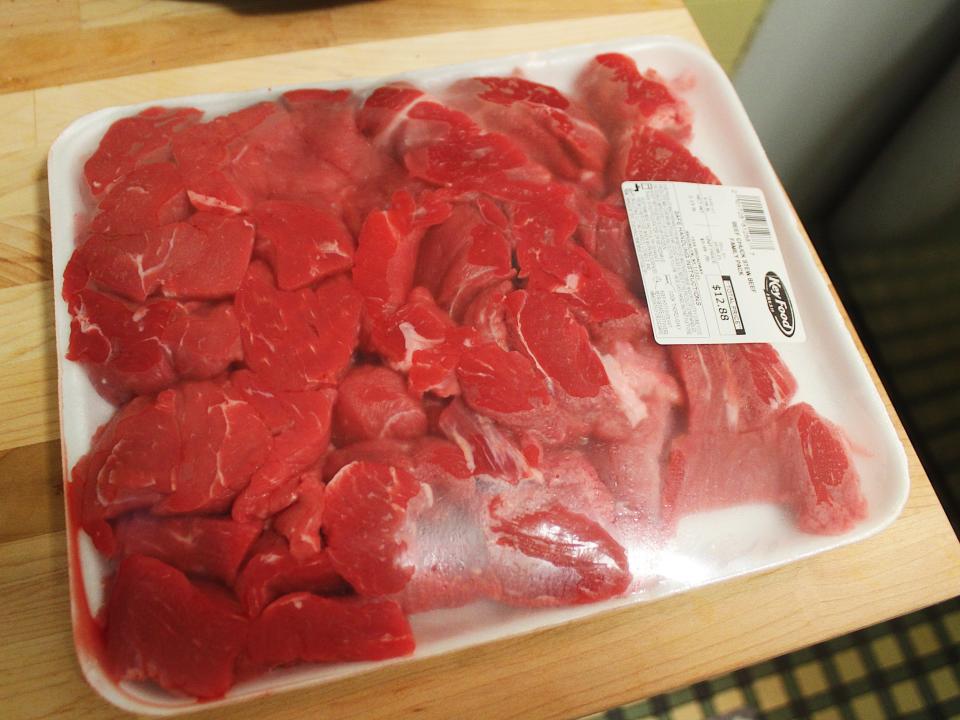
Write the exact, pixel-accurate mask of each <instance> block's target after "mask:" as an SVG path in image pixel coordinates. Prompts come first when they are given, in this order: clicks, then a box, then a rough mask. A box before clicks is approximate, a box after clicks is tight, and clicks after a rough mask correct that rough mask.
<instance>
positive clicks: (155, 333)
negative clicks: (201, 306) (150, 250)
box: [67, 290, 182, 404]
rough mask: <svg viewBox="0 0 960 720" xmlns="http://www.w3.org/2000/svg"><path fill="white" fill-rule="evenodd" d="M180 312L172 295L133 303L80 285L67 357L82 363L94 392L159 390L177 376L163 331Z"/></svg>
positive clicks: (122, 395) (113, 397) (116, 394)
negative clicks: (148, 301) (88, 374)
mask: <svg viewBox="0 0 960 720" xmlns="http://www.w3.org/2000/svg"><path fill="white" fill-rule="evenodd" d="M181 312H182V311H181V309H180V306H179V305H178V304H177V303H176V302H173V301H171V300H157V301H153V302H150V303H147V304H146V305H141V306H135V305H130V304H128V303H125V302H123V301H121V300H118V299H116V298H113V297H110V296H109V295H105V294H103V293H100V292H97V291H96V290H81V291H79V292H78V293H76V294H75V295H74V297H73V320H72V321H71V323H70V346H69V348H68V350H67V359H68V360H74V361H77V362H81V363H83V364H84V365H85V366H86V368H87V370H88V372H90V374H91V376H92V379H93V380H94V387H95V388H96V389H97V392H99V393H100V394H101V395H103V396H104V397H105V398H107V399H108V400H110V401H112V402H114V403H118V404H119V403H122V402H124V401H125V400H127V399H128V398H129V397H130V395H131V394H145V393H154V392H157V391H158V390H162V389H163V388H165V387H169V386H170V385H172V384H173V382H174V381H175V380H176V377H177V376H176V371H175V369H174V367H173V362H172V359H171V357H170V355H169V354H168V353H167V352H166V350H165V348H164V343H163V337H164V334H165V332H166V331H167V328H168V327H169V326H170V325H171V323H172V322H173V320H174V318H175V317H176V316H177V315H179V314H180V313H181Z"/></svg>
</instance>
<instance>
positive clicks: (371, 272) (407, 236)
mask: <svg viewBox="0 0 960 720" xmlns="http://www.w3.org/2000/svg"><path fill="white" fill-rule="evenodd" d="M449 214H450V206H449V205H448V204H447V203H444V202H439V201H431V200H429V199H427V200H426V201H425V204H424V205H422V206H418V205H417V203H416V202H415V201H414V199H413V196H412V195H410V193H408V192H398V193H395V194H394V196H393V200H392V203H391V207H390V209H389V210H384V211H381V212H374V213H371V214H370V215H369V216H368V217H367V219H366V222H364V224H363V228H362V229H361V230H360V237H359V240H358V242H357V252H356V257H355V258H354V268H353V282H354V285H355V286H356V288H357V290H358V291H359V292H360V294H361V295H362V296H363V298H364V300H365V304H366V308H367V312H368V313H369V314H370V316H371V318H372V319H373V320H379V319H382V318H386V317H388V316H389V315H390V314H392V313H393V312H395V311H396V310H397V309H398V308H399V307H400V306H401V305H403V304H404V303H405V302H406V301H407V296H408V295H409V294H410V290H411V288H412V287H413V277H414V273H415V271H416V263H417V252H418V251H419V247H420V240H421V239H422V238H423V235H424V233H425V232H426V230H427V228H429V227H430V226H431V225H436V224H438V223H441V222H443V221H444V220H445V219H446V218H447V217H448V216H449Z"/></svg>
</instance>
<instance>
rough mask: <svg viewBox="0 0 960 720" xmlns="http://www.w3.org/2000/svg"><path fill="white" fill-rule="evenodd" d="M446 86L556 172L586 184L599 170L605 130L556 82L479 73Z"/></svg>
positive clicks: (459, 102)
mask: <svg viewBox="0 0 960 720" xmlns="http://www.w3.org/2000/svg"><path fill="white" fill-rule="evenodd" d="M450 92H451V94H452V98H451V104H453V105H454V106H455V107H457V108H459V109H461V110H464V111H465V112H467V113H469V114H470V115H473V116H474V117H476V118H477V119H478V121H479V122H480V124H482V125H483V126H484V127H485V128H486V129H487V130H492V131H496V132H500V133H504V134H505V135H508V136H510V137H511V138H512V139H513V140H514V141H515V142H516V143H517V144H518V145H519V146H520V147H521V148H522V149H523V151H524V152H525V153H526V154H527V155H528V156H529V157H530V158H532V159H533V160H535V161H536V162H538V163H540V164H542V165H544V166H545V167H546V168H547V169H548V170H550V172H552V173H553V174H554V175H556V176H558V177H560V178H563V179H565V180H571V181H578V182H580V183H582V184H586V185H588V186H589V185H591V184H593V183H594V182H595V180H596V178H597V177H598V175H599V174H601V173H602V172H603V169H604V167H605V165H606V161H607V152H608V150H609V143H608V141H607V138H606V136H605V135H604V134H603V132H602V131H601V130H600V128H599V127H597V125H596V124H595V123H594V122H593V120H592V119H591V118H590V117H589V116H588V114H587V112H586V110H585V109H584V108H582V107H580V106H579V105H578V104H576V103H573V102H571V101H570V99H569V98H567V97H566V96H565V95H563V93H561V92H560V91H558V90H557V89H556V88H552V87H550V86H549V85H541V84H540V83H535V82H532V81H530V80H526V79H524V78H520V77H510V78H501V77H478V78H470V79H468V80H462V81H460V82H458V83H455V84H454V86H453V87H452V88H451V89H450Z"/></svg>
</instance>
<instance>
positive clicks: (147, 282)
mask: <svg viewBox="0 0 960 720" xmlns="http://www.w3.org/2000/svg"><path fill="white" fill-rule="evenodd" d="M252 250H253V225H252V224H251V223H250V222H249V221H247V220H243V219H239V218H225V217H222V216H218V215H212V214H210V213H197V214H195V215H193V216H192V217H191V218H190V219H189V220H188V221H187V222H178V223H173V224H170V225H163V226H162V227H157V228H151V229H149V230H147V231H145V232H142V233H139V234H136V235H106V234H103V233H94V234H92V235H91V236H90V237H89V238H87V240H86V241H85V242H84V243H83V245H82V246H81V247H80V248H79V249H78V250H77V251H76V253H75V254H74V262H77V263H79V264H81V265H82V266H83V268H84V270H85V271H86V274H87V276H88V277H89V278H90V279H91V280H93V281H94V282H95V283H97V284H98V285H99V286H101V287H102V288H104V289H106V290H108V291H110V292H113V293H116V294H117V295H121V296H123V297H125V298H128V299H129V300H134V301H138V302H143V301H144V300H146V299H147V297H149V296H151V295H154V294H158V293H159V294H162V295H164V296H166V297H173V298H185V299H216V298H224V297H229V296H231V295H233V294H234V293H235V292H236V291H237V288H238V287H240V281H241V280H243V276H244V274H246V271H247V265H248V264H249V263H250V253H251V251H252Z"/></svg>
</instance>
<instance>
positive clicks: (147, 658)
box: [105, 555, 247, 699]
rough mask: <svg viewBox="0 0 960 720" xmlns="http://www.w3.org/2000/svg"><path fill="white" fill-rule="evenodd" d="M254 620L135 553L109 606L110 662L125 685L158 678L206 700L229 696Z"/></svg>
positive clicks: (126, 562)
mask: <svg viewBox="0 0 960 720" xmlns="http://www.w3.org/2000/svg"><path fill="white" fill-rule="evenodd" d="M246 636H247V620H246V618H244V617H243V616H242V615H241V613H240V612H239V608H237V607H236V606H235V604H234V603H233V602H231V601H230V600H227V599H226V596H225V595H221V594H218V593H216V592H212V591H210V592H205V591H204V590H202V589H201V588H200V587H198V586H196V585H192V584H191V583H190V581H189V580H187V578H186V576H185V575H184V574H183V573H182V572H180V571H179V570H176V569H175V568H172V567H170V566H169V565H167V564H165V563H163V562H161V561H159V560H155V559H153V558H148V557H144V556H142V555H134V556H132V557H129V558H127V559H126V560H124V561H123V562H122V563H121V564H120V568H119V569H118V570H117V575H116V578H115V579H114V581H113V586H112V588H111V592H110V599H109V600H108V602H107V626H106V630H105V639H106V652H107V662H108V665H109V667H110V671H111V673H112V674H113V675H114V676H115V677H116V678H117V679H118V680H153V681H154V682H156V683H157V684H158V685H160V686H161V687H163V688H166V689H167V690H171V691H175V692H182V693H186V694H188V695H193V696H195V697H198V698H202V699H212V698H218V697H222V696H223V694H224V693H226V691H227V690H228V689H229V688H230V686H231V685H232V684H233V680H234V675H233V665H234V661H235V660H236V658H237V656H238V655H239V653H240V651H241V649H242V648H243V647H244V645H245V643H246Z"/></svg>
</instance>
